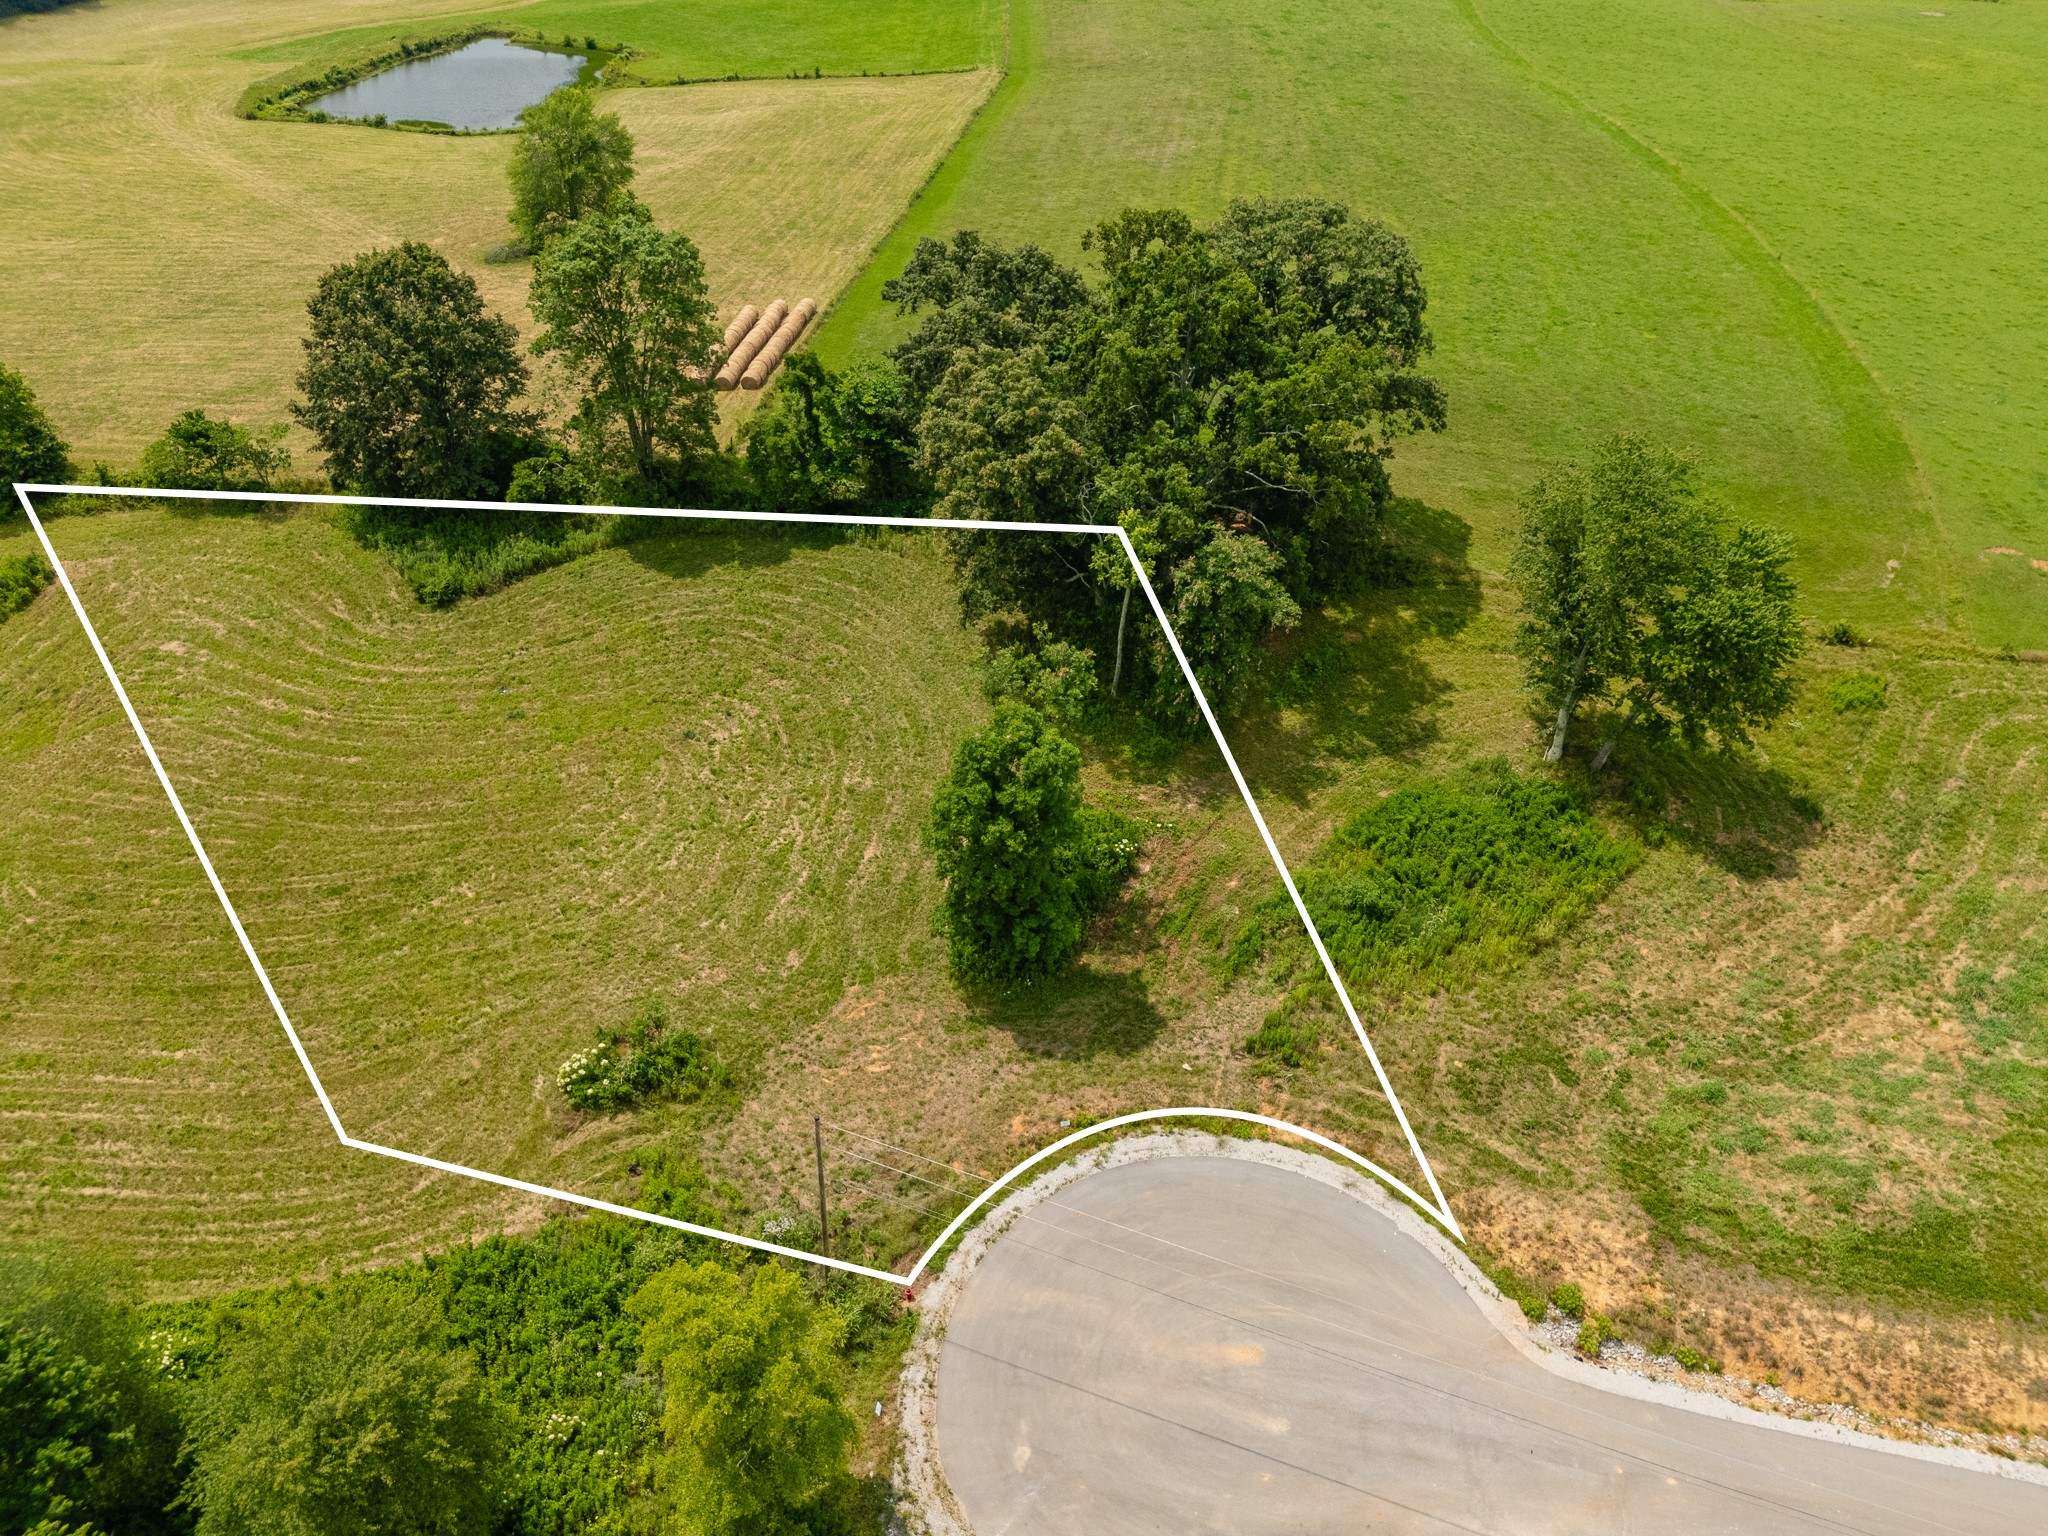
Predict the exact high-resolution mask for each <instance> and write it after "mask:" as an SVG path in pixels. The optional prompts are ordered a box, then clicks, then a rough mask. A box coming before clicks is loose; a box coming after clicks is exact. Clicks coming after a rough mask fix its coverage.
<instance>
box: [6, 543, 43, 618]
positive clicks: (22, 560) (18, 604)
mask: <svg viewBox="0 0 2048 1536" xmlns="http://www.w3.org/2000/svg"><path fill="white" fill-rule="evenodd" d="M55 579H56V577H55V574H54V573H53V572H52V571H51V570H50V566H49V563H48V562H47V561H46V560H44V559H43V557H42V556H41V555H16V556H14V558H12V559H11V560H0V619H4V618H6V617H7V616H8V615H9V614H14V613H19V612H21V610H22V609H24V608H26V607H27V606H28V605H29V604H30V603H32V602H34V601H35V600H36V594H37V593H38V592H40V591H42V590H43V588H45V587H47V586H48V585H49V584H50V583H51V582H52V581H53V580H55Z"/></svg>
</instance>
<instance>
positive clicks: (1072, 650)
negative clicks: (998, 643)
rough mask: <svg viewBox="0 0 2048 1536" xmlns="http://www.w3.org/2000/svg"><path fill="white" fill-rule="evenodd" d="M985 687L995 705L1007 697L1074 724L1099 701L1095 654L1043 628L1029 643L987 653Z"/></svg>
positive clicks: (1050, 717)
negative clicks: (1057, 637)
mask: <svg viewBox="0 0 2048 1536" xmlns="http://www.w3.org/2000/svg"><path fill="white" fill-rule="evenodd" d="M981 686H982V691H983V692H984V693H985V694H987V695H988V701H989V702H990V703H991V704H1000V703H1001V702H1002V701H1003V700H1005V699H1009V700H1012V701H1013V702H1015V703H1018V704H1025V705H1029V706H1030V707H1031V708H1032V709H1035V710H1037V711H1038V712H1039V713H1040V714H1042V715H1044V716H1045V717H1046V718H1047V719H1048V720H1050V721H1052V722H1053V723H1054V724H1055V725H1061V726H1068V727H1072V726H1076V725H1079V724H1080V723H1081V721H1082V719H1083V718H1084V717H1085V716H1086V715H1087V713H1088V708H1089V706H1090V705H1091V704H1092V703H1094V701H1095V692H1096V680H1095V656H1094V654H1093V653H1092V652H1090V651H1085V650H1083V649H1082V648H1081V647H1080V646H1078V645H1069V644H1067V642H1066V641H1064V640H1059V639H1055V638H1054V637H1053V634H1052V632H1051V631H1050V630H1049V629H1046V628H1045V627H1044V626H1040V627H1039V628H1038V629H1037V630H1036V631H1034V632H1033V635H1032V643H1031V644H1029V645H1006V646H1002V647H1000V648H998V649H997V650H995V651H993V652H992V653H991V654H990V655H989V657H988V660H987V661H986V662H985V663H984V664H983V669H982V678H981Z"/></svg>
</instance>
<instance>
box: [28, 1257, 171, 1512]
mask: <svg viewBox="0 0 2048 1536" xmlns="http://www.w3.org/2000/svg"><path fill="white" fill-rule="evenodd" d="M179 1439H180V1430H179V1425H178V1419H177V1413H176V1408H175V1405H174V1403H173V1400H172V1397H171V1393H170V1391H169V1389H168V1387H167V1385H166V1383H165V1381H164V1378H163V1376H162V1373H161V1372H160V1371H159V1370H158V1369H157V1367H156V1364H155V1362H153V1361H152V1360H151V1359H150V1358H149V1354H148V1351H147V1349H146V1347H145V1343H144V1340H143V1338H142V1335H141V1330H140V1328H139V1327H138V1325H137V1322H136V1318H135V1314H134V1313H133V1312H132V1311H130V1310H129V1309H128V1308H126V1307H124V1306H122V1305H120V1304H119V1303H118V1302H117V1301H116V1300H115V1299H113V1297H112V1296H111V1295H110V1294H109V1291H108V1288H107V1281H106V1277H105V1276H104V1275H102V1274H100V1273H98V1272H96V1271H94V1270H92V1269H89V1268H86V1267H83V1266H80V1265H78V1264H75V1263H70V1262H65V1261H61V1260H57V1259H55V1258H52V1257H50V1256H47V1255H39V1254H34V1253H27V1252H17V1253H13V1254H9V1255H7V1256H5V1257H4V1258H0V1531H8V1532H17V1531H23V1530H28V1529H30V1528H32V1527H34V1526H35V1525H36V1524H37V1523H38V1522H40V1521H44V1520H51V1521H57V1522H60V1523H62V1524H65V1525H77V1526H84V1525H86V1524H88V1523H90V1524H91V1525H93V1526H95V1527H96V1528H98V1529H99V1530H100V1531H102V1532H105V1533H108V1536H130V1533H136V1536H142V1533H150V1536H156V1533H161V1532H167V1531H178V1530H182V1529H185V1528H186V1527H187V1526H188V1525H189V1523H190V1522H189V1521H188V1520H187V1519H185V1518H184V1517H183V1516H181V1515H180V1514H179V1513H177V1512H175V1511H172V1510H171V1509H170V1508H169V1506H170V1504H171V1502H172V1501H173V1499H175V1498H176V1496H177V1493H178V1483H179V1477H180V1469H179V1465H178V1447H179Z"/></svg>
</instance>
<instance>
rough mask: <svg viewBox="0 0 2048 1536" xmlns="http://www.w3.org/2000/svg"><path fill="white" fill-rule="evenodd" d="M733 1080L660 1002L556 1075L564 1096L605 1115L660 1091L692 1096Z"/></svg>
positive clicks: (564, 1065)
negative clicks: (677, 1024)
mask: <svg viewBox="0 0 2048 1536" xmlns="http://www.w3.org/2000/svg"><path fill="white" fill-rule="evenodd" d="M728 1081H729V1074H728V1072H727V1071H726V1068H725V1066H724V1064H723V1063H722V1062H719V1061H718V1060H716V1059H715V1058H714V1057H713V1056H712V1055H711V1053H710V1050H709V1049H708V1048H707V1047H706V1046H705V1044H704V1042H703V1040H701V1039H700V1038H699V1037H698V1036H696V1035H695V1034H693V1033H691V1032H690V1031H689V1030H687V1029H681V1028H678V1027H677V1026H675V1025H674V1024H672V1023H670V1022H669V1017H668V1010H667V1009H666V1008H665V1007H664V1006H663V1005H662V1004H660V1003H648V1004H646V1005H644V1006H643V1007H642V1008H641V1009H640V1011H639V1013H637V1014H636V1015H634V1018H633V1022H632V1023H631V1024H630V1025H629V1026H628V1027H627V1029H626V1031H625V1033H624V1035H623V1036H618V1035H614V1034H613V1033H612V1032H611V1031H609V1030H605V1031H601V1032H600V1033H599V1035H598V1037H597V1039H596V1041H595V1042H594V1043H593V1044H591V1045H590V1046H589V1047H587V1048H586V1049H584V1050H581V1051H578V1052H577V1053H576V1054H575V1055H573V1056H571V1057H570V1058H569V1059H568V1060H567V1061H565V1062H563V1063H562V1065H561V1067H560V1069H559V1070H558V1071H557V1072H556V1074H555V1082H556V1085H557V1086H558V1087H560V1089H561V1090H562V1096H563V1097H564V1098H566V1099H567V1100H568V1101H569V1102H570V1103H571V1104H573V1105H574V1106H575V1107H576V1108H578V1109H583V1110H592V1111H599V1112H602V1111H605V1110H613V1109H624V1108H626V1107H627V1106H628V1105H632V1104H636V1103H638V1102H640V1101H641V1100H643V1099H648V1098H652V1097H654V1096H655V1095H656V1094H660V1093H670V1092H672V1093H675V1094H677V1095H678V1096H681V1097H689V1096H692V1095H695V1094H699V1093H703V1092H705V1091H707V1090H709V1089H712V1088H718V1087H723V1086H725V1084H726V1083H727V1082H728Z"/></svg>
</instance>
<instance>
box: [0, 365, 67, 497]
mask: <svg viewBox="0 0 2048 1536" xmlns="http://www.w3.org/2000/svg"><path fill="white" fill-rule="evenodd" d="M70 478H71V459H70V456H69V454H68V453H67V451H66V450H65V447H64V440H63V439H62V438H60V437H59V436H58V435H57V433H56V430H55V429H54V428H53V427H51V425H50V418H49V417H47V416H45V415H44V414H43V408H42V406H40V405H38V404H37V403H36V395H35V391H34V390H32V389H30V388H29V387H28V380H26V379H24V378H23V377H22V376H21V375H20V374H18V373H16V372H15V371H14V370H13V369H12V368H9V367H8V366H7V365H6V364H5V363H0V494H4V495H5V497H6V505H5V506H4V507H0V521H4V520H5V519H7V518H9V517H15V516H18V515H19V514H20V510H21V507H20V503H19V502H17V501H16V500H15V499H14V487H15V485H16V484H17V483H23V484H43V485H51V484H61V483H62V482H63V481H66V480H68V479H70Z"/></svg>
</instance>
